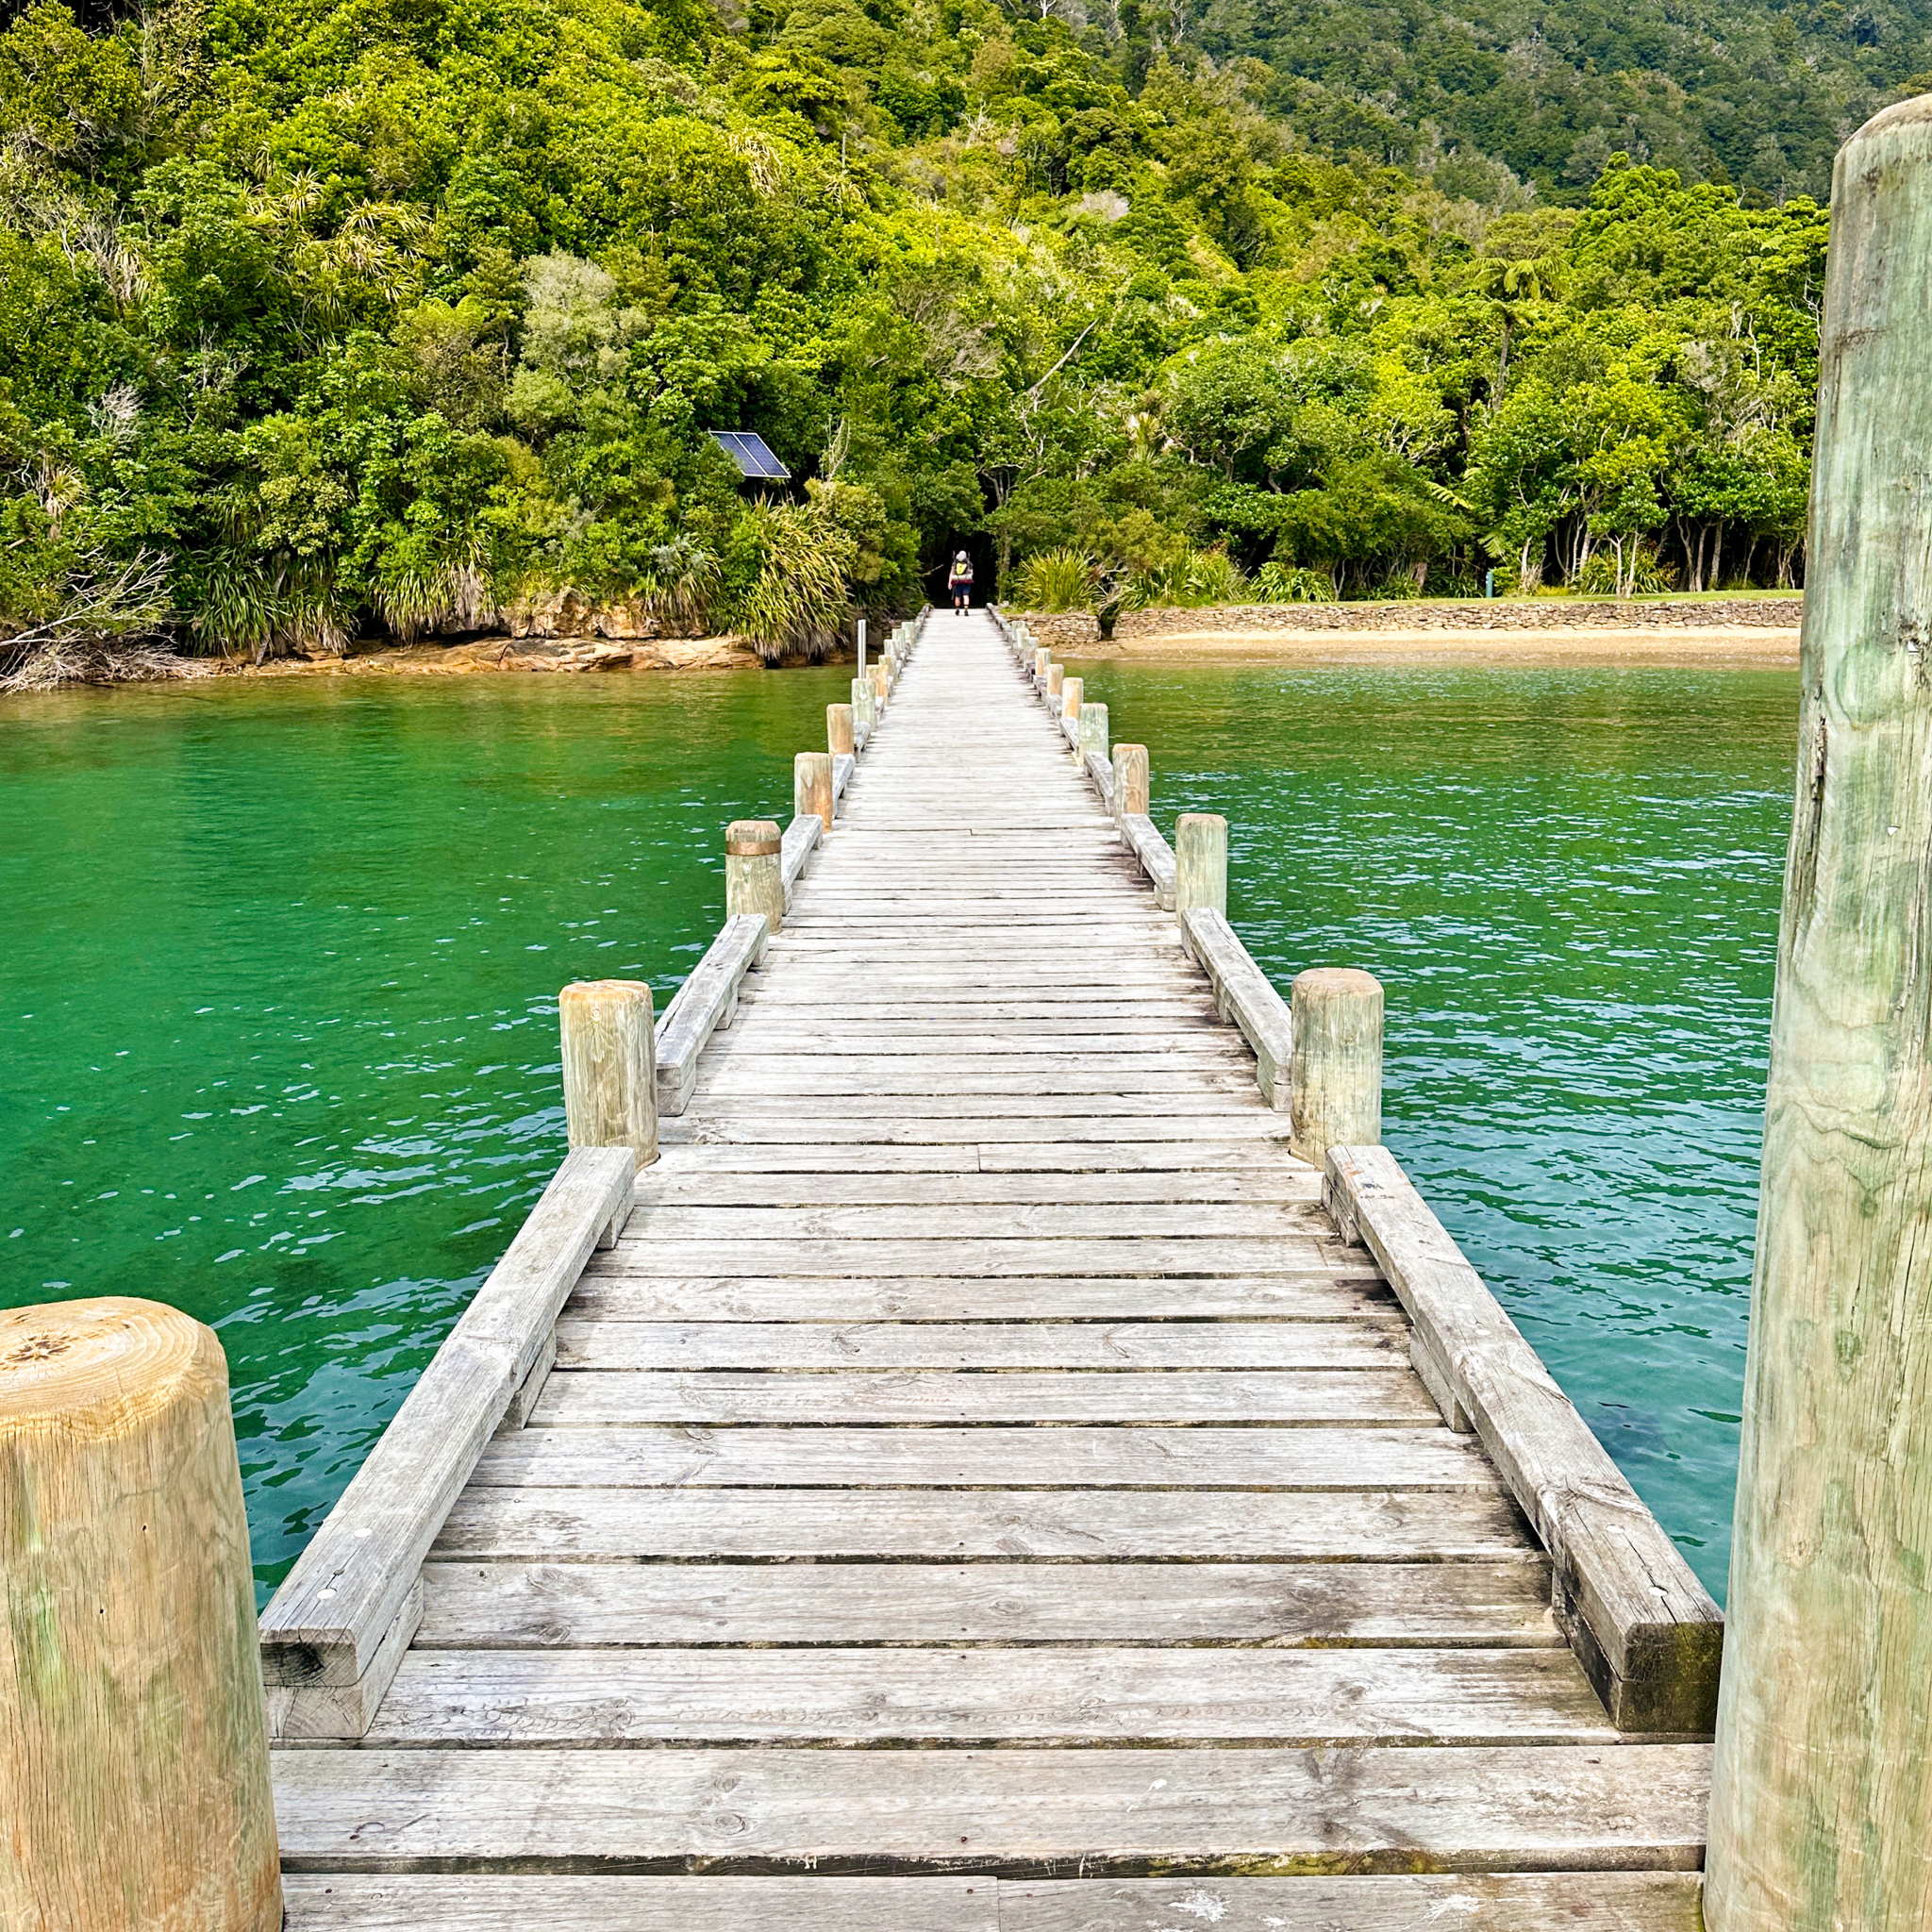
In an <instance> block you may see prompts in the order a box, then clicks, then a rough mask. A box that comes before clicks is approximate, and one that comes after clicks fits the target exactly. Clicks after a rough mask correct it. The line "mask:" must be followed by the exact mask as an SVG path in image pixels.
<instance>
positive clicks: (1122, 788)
mask: <svg viewBox="0 0 1932 1932" xmlns="http://www.w3.org/2000/svg"><path fill="white" fill-rule="evenodd" d="M1147 791H1148V768H1147V747H1146V746H1145V745H1144V744H1117V745H1115V746H1114V748H1113V815H1114V817H1115V818H1116V819H1121V818H1124V817H1126V816H1127V815H1128V814H1129V813H1132V812H1138V813H1140V814H1141V817H1143V818H1144V817H1145V816H1146V813H1147Z"/></svg>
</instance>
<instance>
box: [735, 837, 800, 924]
mask: <svg viewBox="0 0 1932 1932" xmlns="http://www.w3.org/2000/svg"><path fill="white" fill-rule="evenodd" d="M784 854H785V840H784V835H783V834H782V833H781V832H780V831H779V830H778V826H777V823H776V821H775V820H773V819H733V820H732V821H731V823H730V824H728V825H726V826H725V827H724V912H725V916H726V917H727V918H736V917H737V916H738V914H739V913H741V912H762V913H763V914H764V915H765V930H766V931H767V932H776V931H777V930H778V928H779V927H780V926H782V925H783V924H785V858H784Z"/></svg>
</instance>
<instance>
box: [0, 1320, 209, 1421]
mask: <svg viewBox="0 0 1932 1932" xmlns="http://www.w3.org/2000/svg"><path fill="white" fill-rule="evenodd" d="M227 1386H228V1362H227V1357H225V1356H224V1355H223V1353H222V1344H221V1343H220V1341H217V1340H216V1339H215V1333H214V1330H213V1329H212V1328H208V1327H205V1326H204V1325H203V1324H201V1323H199V1322H197V1321H196V1320H195V1319H194V1317H193V1316H192V1315H185V1314H183V1313H182V1312H181V1310H180V1309H179V1308H171V1307H167V1306H166V1305H165V1304H163V1303H161V1302H149V1301H140V1300H137V1299H135V1298H134V1297H132V1296H128V1295H96V1296H92V1297H90V1298H89V1299H87V1300H85V1301H74V1302H42V1303H39V1304H37V1305H36V1306H34V1307H25V1308H8V1309H5V1310H0V1445H5V1444H7V1443H9V1442H18V1441H22V1440H23V1439H25V1438H30V1437H33V1436H45V1435H53V1434H58V1435H60V1436H64V1437H66V1438H67V1439H68V1440H69V1441H76V1440H77V1441H92V1442H98V1441H108V1440H110V1439H113V1438H116V1437H121V1436H126V1435H130V1434H132V1433H134V1432H135V1431H136V1430H138V1429H140V1428H141V1427H142V1425H143V1424H145V1423H147V1422H148V1421H150V1420H151V1419H152V1418H153V1417H155V1416H157V1415H158V1414H160V1413H161V1411H162V1410H164V1409H167V1408H171V1407H175V1405H176V1404H177V1403H179V1402H182V1401H188V1402H197V1401H203V1400H206V1399H207V1398H208V1397H209V1396H210V1395H212V1394H214V1393H216V1392H218V1391H226V1389H227Z"/></svg>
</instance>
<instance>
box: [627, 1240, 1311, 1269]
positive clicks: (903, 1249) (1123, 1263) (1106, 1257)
mask: <svg viewBox="0 0 1932 1932" xmlns="http://www.w3.org/2000/svg"><path fill="white" fill-rule="evenodd" d="M1345 1255H1346V1250H1344V1249H1343V1248H1342V1247H1341V1243H1340V1242H1332V1243H1331V1242H1324V1241H1315V1240H1313V1239H1311V1238H1310V1237H1308V1236H1307V1235H1282V1236H1281V1237H1279V1238H1278V1239H1277V1240H1274V1241H1269V1240H1266V1239H1263V1238H1261V1237H1258V1236H1257V1237H1253V1238H1248V1237H1233V1236H1216V1235H1197V1236H1191V1237H1190V1236H1181V1237H1177V1238H1175V1239H1174V1240H1168V1241H1152V1240H1141V1241H1137V1240H1136V1239H1135V1238H1134V1237H1133V1236H1132V1235H1118V1236H1115V1237H1114V1238H1112V1239H1109V1240H1102V1239H1100V1238H1099V1237H1097V1236H1086V1235H1068V1236H1066V1237H1063V1238H1061V1239H1058V1240H1050V1239H1020V1240H1012V1241H1002V1240H997V1239H994V1238H991V1237H989V1238H986V1239H983V1240H977V1241H974V1240H971V1239H966V1238H957V1237H956V1238H951V1239H947V1240H943V1241H885V1240H881V1241H866V1240H863V1239H861V1238H858V1237H854V1238H852V1239H849V1240H841V1241H810V1240H804V1239H800V1240H796V1241H786V1240H784V1239H783V1238H782V1237H780V1236H773V1237H771V1238H769V1239H766V1240H760V1241H726V1240H723V1239H717V1238H714V1239H711V1240H706V1241H675V1240H670V1239H662V1240H658V1239H653V1240H651V1241H638V1242H633V1243H632V1244H631V1245H629V1246H627V1247H626V1248H625V1250H624V1252H623V1254H622V1255H621V1256H619V1257H615V1258H616V1260H617V1262H618V1267H617V1269H615V1270H613V1271H612V1272H619V1273H623V1274H630V1275H636V1276H639V1277H641V1278H646V1279H648V1278H650V1277H652V1276H663V1275H688V1274H713V1275H725V1274H775V1273H777V1272H778V1270H779V1268H781V1267H782V1268H783V1269H784V1270H785V1272H786V1273H788V1274H794V1275H832V1276H835V1277H839V1278H850V1277H852V1276H855V1275H873V1276H878V1275H885V1274H892V1275H901V1274H906V1275H910V1274H946V1275H953V1274H980V1275H994V1274H1041V1275H1050V1274H1093V1273H1096V1272H1104V1273H1108V1274H1271V1273H1277V1274H1278V1273H1282V1272H1285V1271H1287V1270H1290V1269H1292V1268H1295V1267H1299V1268H1301V1269H1302V1270H1304V1271H1307V1270H1309V1269H1317V1268H1333V1267H1335V1266H1336V1265H1337V1264H1338V1263H1339V1262H1340V1261H1341V1260H1342V1259H1343V1258H1344V1257H1345Z"/></svg>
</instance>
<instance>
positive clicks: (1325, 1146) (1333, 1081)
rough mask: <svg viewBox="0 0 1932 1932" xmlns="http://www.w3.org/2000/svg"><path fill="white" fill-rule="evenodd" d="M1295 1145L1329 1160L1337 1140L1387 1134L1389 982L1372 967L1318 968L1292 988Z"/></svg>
mask: <svg viewBox="0 0 1932 1932" xmlns="http://www.w3.org/2000/svg"><path fill="white" fill-rule="evenodd" d="M1290 999H1291V1010H1292V1013H1293V1019H1294V1032H1293V1038H1294V1052H1293V1057H1292V1058H1291V1061H1290V1069H1289V1082H1288V1086H1289V1100H1288V1117H1289V1126H1290V1128H1291V1141H1290V1144H1291V1146H1292V1147H1293V1148H1294V1151H1295V1152H1296V1153H1297V1154H1299V1155H1300V1156H1301V1157H1302V1158H1303V1159H1304V1160H1307V1161H1312V1162H1313V1163H1314V1164H1315V1165H1316V1166H1318V1167H1319V1166H1321V1165H1322V1163H1323V1162H1324V1161H1325V1160H1326V1159H1327V1158H1328V1150H1329V1148H1331V1147H1368V1146H1373V1145H1374V1143H1375V1142H1376V1141H1380V1140H1381V1138H1382V988H1381V984H1380V982H1379V981H1378V980H1376V979H1375V978H1374V977H1373V975H1371V974H1367V973H1357V972H1356V971H1354V970H1353V969H1352V968H1349V967H1317V968H1315V969H1314V970H1313V971H1311V972H1307V973H1299V974H1296V975H1295V981H1294V985H1293V986H1292V987H1291V989H1290Z"/></svg>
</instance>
